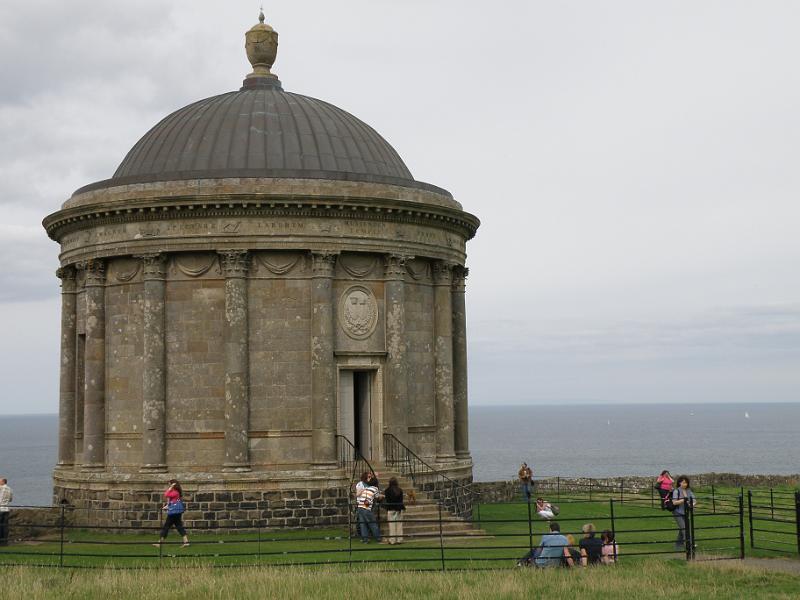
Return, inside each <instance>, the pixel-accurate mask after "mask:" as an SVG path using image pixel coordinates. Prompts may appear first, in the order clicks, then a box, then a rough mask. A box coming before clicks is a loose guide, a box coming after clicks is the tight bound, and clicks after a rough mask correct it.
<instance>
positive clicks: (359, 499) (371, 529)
mask: <svg viewBox="0 0 800 600" xmlns="http://www.w3.org/2000/svg"><path fill="white" fill-rule="evenodd" d="M356 490H357V491H356V516H357V517H358V531H359V533H360V534H361V542H362V543H363V544H368V543H369V535H370V534H372V537H374V538H375V541H377V542H378V543H380V541H381V530H380V527H378V520H377V519H376V518H375V513H373V512H372V506H373V504H375V501H376V500H380V499H381V496H380V491H379V490H378V486H376V485H374V479H371V480H370V481H368V482H367V483H366V485H364V486H361V487H360V488H356Z"/></svg>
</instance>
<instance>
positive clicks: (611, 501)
mask: <svg viewBox="0 0 800 600" xmlns="http://www.w3.org/2000/svg"><path fill="white" fill-rule="evenodd" d="M608 504H609V510H610V512H611V534H612V535H613V536H614V545H613V546H612V548H614V550H615V551H614V562H617V553H616V548H617V525H616V523H615V521H614V498H613V497H611V498H609V499H608Z"/></svg>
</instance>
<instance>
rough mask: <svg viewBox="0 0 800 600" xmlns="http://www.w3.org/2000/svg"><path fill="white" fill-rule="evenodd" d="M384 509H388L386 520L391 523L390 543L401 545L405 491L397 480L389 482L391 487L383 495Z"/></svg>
mask: <svg viewBox="0 0 800 600" xmlns="http://www.w3.org/2000/svg"><path fill="white" fill-rule="evenodd" d="M383 495H384V500H383V507H384V508H385V509H386V520H387V521H388V522H389V543H390V544H400V543H402V541H403V511H404V510H405V509H406V507H405V504H403V489H402V488H401V487H400V485H399V484H398V483H397V478H396V477H392V478H391V479H390V480H389V487H387V488H386V490H385V491H384V493H383Z"/></svg>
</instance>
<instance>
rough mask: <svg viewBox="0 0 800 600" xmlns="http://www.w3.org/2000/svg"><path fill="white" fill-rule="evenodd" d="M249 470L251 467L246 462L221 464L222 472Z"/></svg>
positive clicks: (244, 471) (243, 471)
mask: <svg viewBox="0 0 800 600" xmlns="http://www.w3.org/2000/svg"><path fill="white" fill-rule="evenodd" d="M250 471H252V469H251V468H250V465H248V464H231V463H227V464H223V465H222V472H223V473H249V472H250Z"/></svg>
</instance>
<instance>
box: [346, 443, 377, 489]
mask: <svg viewBox="0 0 800 600" xmlns="http://www.w3.org/2000/svg"><path fill="white" fill-rule="evenodd" d="M336 445H337V458H338V461H339V468H340V469H344V470H345V471H347V472H349V473H350V480H351V482H352V483H355V482H357V481H358V480H359V478H360V476H361V473H364V472H367V473H370V474H371V475H375V470H374V469H373V468H372V465H371V464H369V461H368V460H367V459H366V458H364V455H363V454H361V452H360V451H359V450H358V449H357V448H356V447H355V446H354V445H353V442H351V441H350V440H348V439H347V437H346V436H343V435H338V434H337V436H336Z"/></svg>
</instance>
